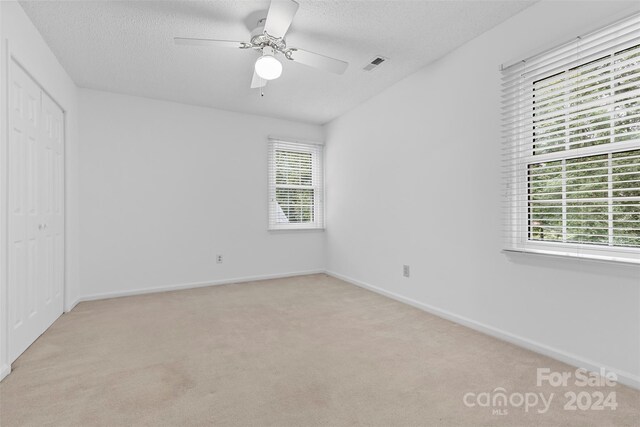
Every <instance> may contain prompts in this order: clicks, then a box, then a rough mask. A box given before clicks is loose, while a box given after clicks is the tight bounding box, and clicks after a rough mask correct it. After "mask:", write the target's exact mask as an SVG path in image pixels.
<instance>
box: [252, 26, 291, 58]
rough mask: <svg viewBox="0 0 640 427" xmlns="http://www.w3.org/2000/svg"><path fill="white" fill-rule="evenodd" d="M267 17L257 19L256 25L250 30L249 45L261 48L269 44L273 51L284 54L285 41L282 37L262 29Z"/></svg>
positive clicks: (285, 48)
mask: <svg viewBox="0 0 640 427" xmlns="http://www.w3.org/2000/svg"><path fill="white" fill-rule="evenodd" d="M266 19H267V18H262V19H260V20H259V21H258V26H257V27H256V28H254V29H253V31H251V45H252V47H253V48H254V49H259V50H262V49H263V48H264V47H265V46H270V47H271V48H273V50H274V51H276V52H280V53H282V54H286V50H287V43H286V42H285V41H284V39H279V38H276V37H273V36H271V35H269V34H267V33H266V32H265V31H264V23H265V21H266Z"/></svg>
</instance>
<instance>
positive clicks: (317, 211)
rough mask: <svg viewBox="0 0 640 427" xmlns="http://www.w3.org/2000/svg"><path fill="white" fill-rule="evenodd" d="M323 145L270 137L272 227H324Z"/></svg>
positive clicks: (270, 209)
mask: <svg viewBox="0 0 640 427" xmlns="http://www.w3.org/2000/svg"><path fill="white" fill-rule="evenodd" d="M322 148H323V146H322V145H320V144H314V143H301V142H294V141H284V140H280V139H270V140H269V229H271V230H282V229H309V228H324V208H323V200H324V194H323V191H324V185H323V174H322V170H323V165H322Z"/></svg>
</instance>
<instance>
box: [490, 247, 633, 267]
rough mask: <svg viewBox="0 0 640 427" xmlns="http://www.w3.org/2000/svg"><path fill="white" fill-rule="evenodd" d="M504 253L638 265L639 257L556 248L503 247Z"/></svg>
mask: <svg viewBox="0 0 640 427" xmlns="http://www.w3.org/2000/svg"><path fill="white" fill-rule="evenodd" d="M502 252H503V253H504V254H512V253H516V254H530V255H538V256H545V257H553V258H572V259H580V260H588V261H596V262H606V263H614V264H631V265H639V266H640V258H631V257H620V256H608V255H596V254H584V253H573V252H563V251H557V250H545V249H503V250H502Z"/></svg>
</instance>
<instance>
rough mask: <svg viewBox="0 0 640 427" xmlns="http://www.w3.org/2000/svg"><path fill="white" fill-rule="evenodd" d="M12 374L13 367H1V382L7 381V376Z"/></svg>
mask: <svg viewBox="0 0 640 427" xmlns="http://www.w3.org/2000/svg"><path fill="white" fill-rule="evenodd" d="M10 373H11V366H9V365H6V364H5V365H2V366H0V381H2V380H3V379H5V378H6V376H7V375H9V374H10Z"/></svg>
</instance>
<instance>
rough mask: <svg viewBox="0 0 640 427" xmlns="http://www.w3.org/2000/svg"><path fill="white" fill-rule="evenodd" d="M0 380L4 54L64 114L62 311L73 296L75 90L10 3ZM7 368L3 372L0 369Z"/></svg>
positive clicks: (0, 12) (5, 19) (0, 14)
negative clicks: (64, 234)
mask: <svg viewBox="0 0 640 427" xmlns="http://www.w3.org/2000/svg"><path fill="white" fill-rule="evenodd" d="M0 35H1V37H0V38H1V47H0V61H1V64H0V70H1V71H0V76H1V78H0V81H1V82H2V83H1V84H0V100H2V101H1V102H0V118H1V120H0V159H2V163H1V165H0V171H1V173H0V242H2V244H0V334H2V335H0V379H1V378H2V377H3V375H4V374H5V373H8V366H7V365H6V360H7V355H6V339H7V334H6V332H7V330H6V324H5V322H6V320H7V319H6V316H7V307H6V295H7V293H6V292H7V271H6V265H5V260H6V250H7V248H6V243H7V239H6V231H7V218H6V215H5V213H6V206H7V205H6V178H7V176H6V171H7V166H6V150H7V139H6V135H7V123H6V118H7V102H6V100H7V91H8V88H7V87H6V70H7V64H8V63H7V61H8V55H9V53H8V51H7V46H8V50H9V52H10V55H11V56H13V57H14V58H15V59H16V60H17V61H18V62H20V64H21V65H22V66H24V67H25V68H26V69H27V70H28V71H29V73H30V74H31V75H32V76H33V78H34V79H35V80H36V81H37V82H38V83H39V84H40V85H41V86H42V87H44V88H45V90H46V91H47V92H49V94H50V95H51V97H52V98H53V99H54V100H56V102H58V103H59V104H60V105H61V106H62V107H63V109H64V110H65V120H66V123H65V131H66V141H65V144H66V147H65V150H66V151H65V155H66V158H65V160H66V206H65V207H66V218H65V221H66V224H67V226H66V227H67V234H66V265H65V278H66V280H65V310H68V309H70V308H71V307H72V305H73V302H74V301H75V300H76V299H77V297H78V252H79V250H78V214H79V212H78V186H77V183H78V106H77V89H76V86H75V84H74V83H73V81H72V80H71V78H70V77H69V76H68V75H67V73H66V72H65V70H64V69H63V68H62V66H61V65H60V63H59V62H58V60H57V59H56V57H55V56H54V55H53V53H52V52H51V50H50V49H49V47H48V46H47V45H46V43H45V42H44V40H43V39H42V37H41V36H40V33H39V32H38V30H37V29H36V28H35V27H34V26H33V24H32V23H31V21H30V20H29V18H27V16H26V14H25V13H24V11H23V10H22V7H20V5H19V4H18V3H16V2H14V1H2V2H0ZM5 368H6V370H4V369H5Z"/></svg>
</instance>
